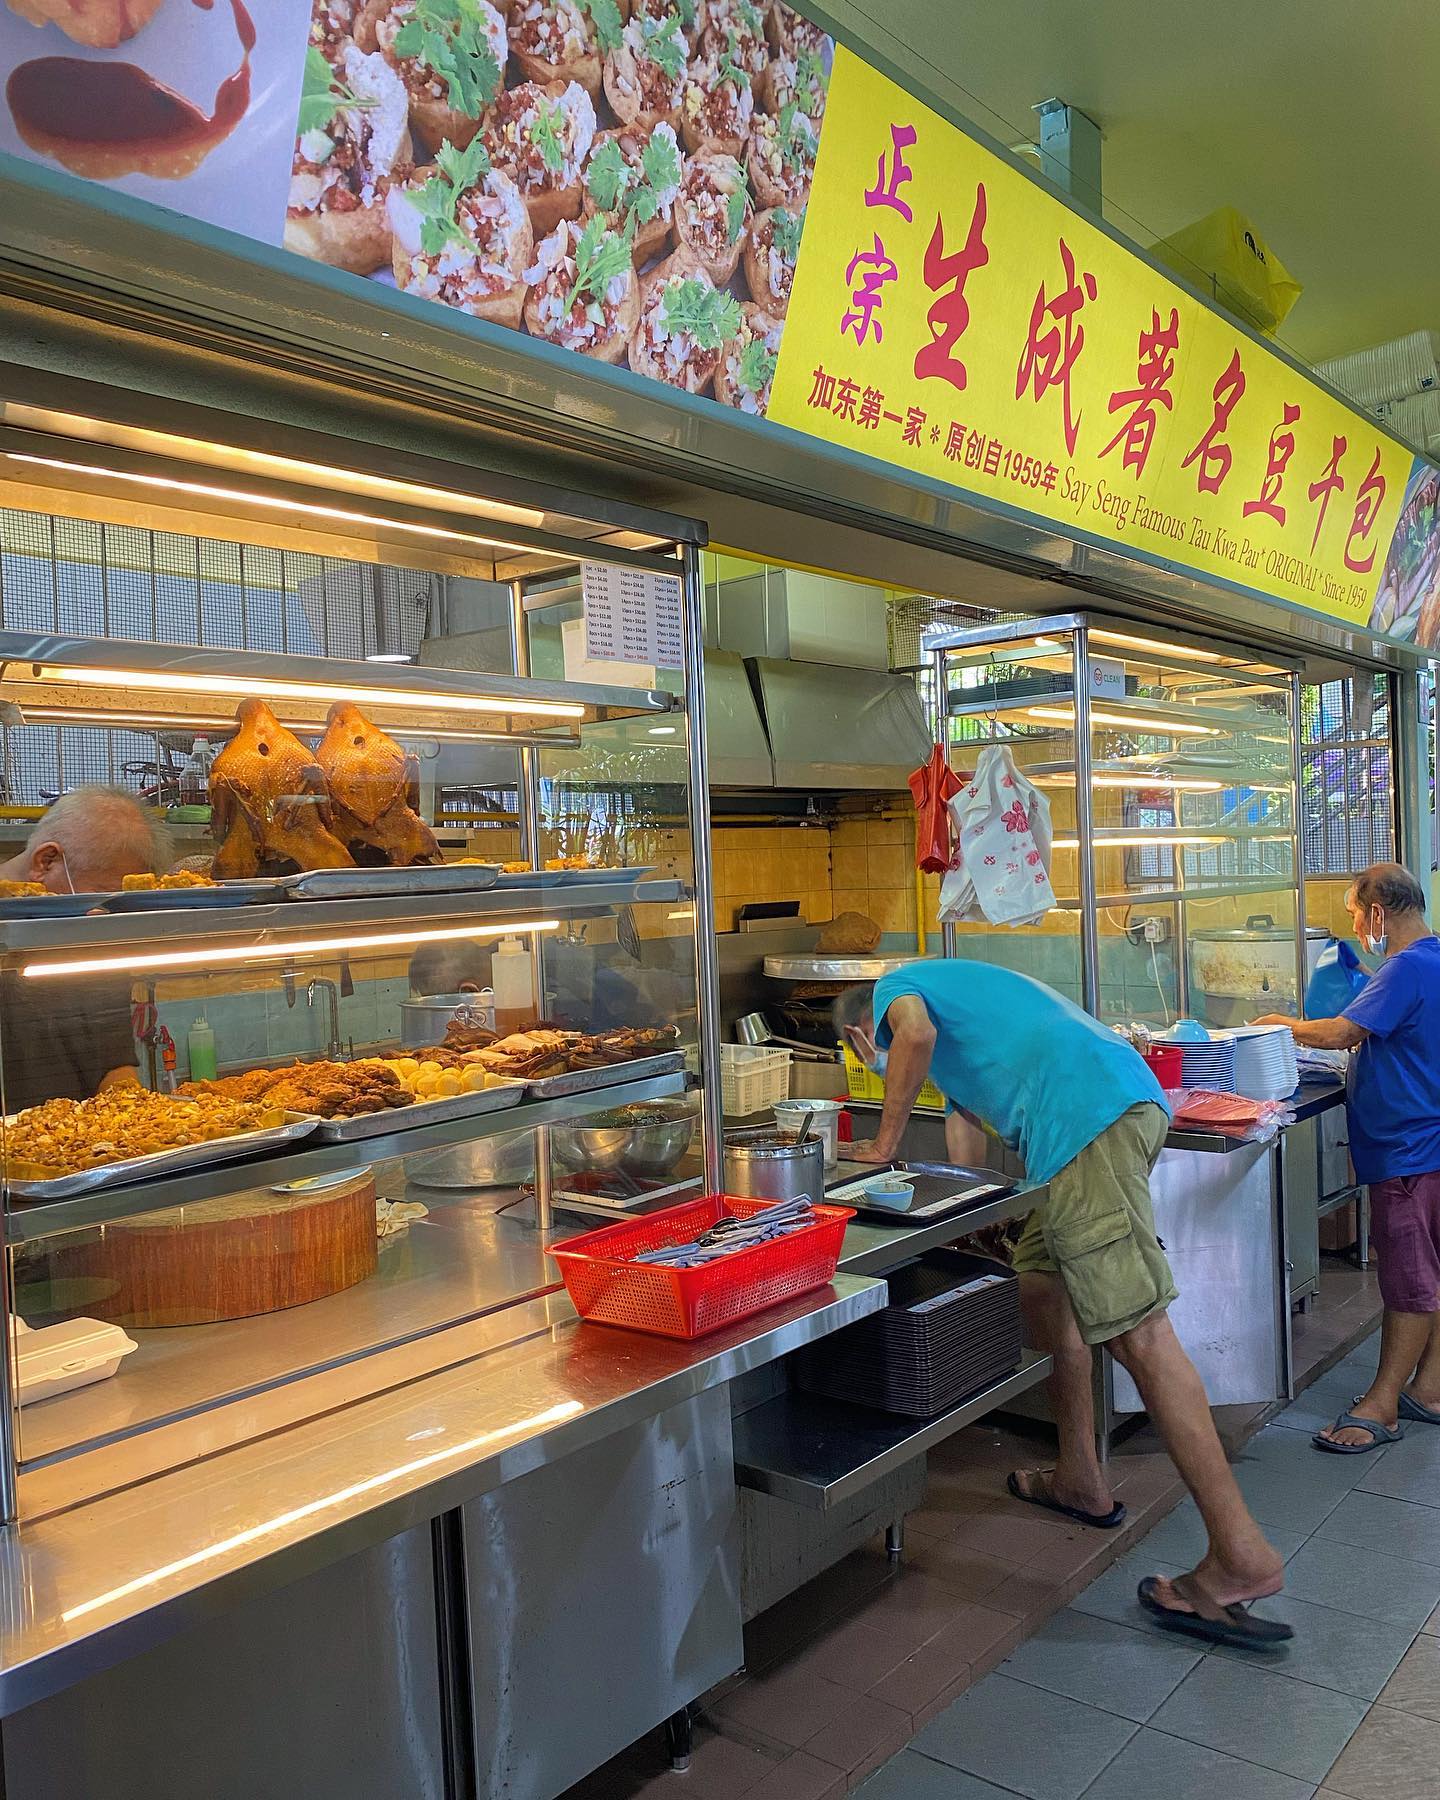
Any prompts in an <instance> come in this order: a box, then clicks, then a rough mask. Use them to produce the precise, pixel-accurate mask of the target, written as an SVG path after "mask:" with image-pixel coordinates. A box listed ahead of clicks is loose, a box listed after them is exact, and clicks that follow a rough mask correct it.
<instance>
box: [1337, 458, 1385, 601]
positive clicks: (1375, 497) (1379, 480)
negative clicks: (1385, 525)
mask: <svg viewBox="0 0 1440 1800" xmlns="http://www.w3.org/2000/svg"><path fill="white" fill-rule="evenodd" d="M1384 504H1385V477H1384V476H1383V475H1382V474H1381V473H1380V448H1379V446H1378V445H1377V446H1376V448H1375V457H1374V460H1373V461H1372V462H1371V464H1370V467H1369V468H1368V469H1367V470H1366V471H1365V479H1364V480H1363V481H1362V482H1361V483H1360V491H1359V493H1358V494H1357V495H1356V496H1355V514H1354V517H1353V518H1352V519H1351V521H1350V531H1349V535H1348V536H1347V537H1346V539H1345V567H1346V568H1347V569H1349V570H1351V571H1352V573H1354V574H1356V575H1368V574H1369V573H1370V571H1371V569H1373V568H1374V566H1375V548H1376V547H1375V545H1374V544H1371V546H1370V552H1369V554H1368V555H1367V556H1363V557H1362V556H1358V555H1356V554H1355V552H1356V551H1357V550H1358V549H1359V548H1360V546H1361V545H1363V543H1364V542H1365V540H1366V538H1368V537H1369V536H1370V533H1371V532H1372V531H1373V530H1374V529H1375V521H1376V519H1377V518H1378V517H1379V514H1380V508H1381V507H1382V506H1383V505H1384ZM1357 540H1358V541H1357Z"/></svg>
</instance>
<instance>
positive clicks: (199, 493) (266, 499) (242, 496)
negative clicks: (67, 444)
mask: <svg viewBox="0 0 1440 1800" xmlns="http://www.w3.org/2000/svg"><path fill="white" fill-rule="evenodd" d="M4 455H5V460H6V461H7V462H17V463H30V464H32V465H33V466H35V467H36V468H41V469H58V470H60V471H61V473H62V474H65V475H88V476H90V477H92V478H94V479H98V480H102V481H128V482H130V483H131V484H132V485H134V486H135V487H146V488H160V489H162V490H163V491H164V492H166V493H170V494H188V495H193V496H195V497H197V498H199V499H202V500H228V501H233V502H236V503H237V504H239V505H241V506H255V507H259V508H260V509H261V511H263V512H281V513H303V514H304V515H305V516H306V517H307V518H311V519H330V520H333V521H334V522H336V523H337V524H340V525H378V526H379V527H380V528H381V529H382V530H384V531H403V532H407V533H408V534H409V535H410V536H411V537H423V538H438V539H440V540H442V541H444V542H447V543H455V544H479V545H480V546H481V547H482V548H484V549H486V550H513V551H516V552H517V553H519V554H522V555H526V556H544V557H548V558H549V560H550V561H551V562H555V563H562V562H568V561H570V560H571V559H570V558H569V557H565V556H561V555H559V554H558V553H557V552H556V551H554V550H536V549H534V548H533V546H531V545H529V544H514V543H511V542H510V541H509V539H508V538H494V537H480V536H478V535H477V534H476V533H475V532H472V531H447V530H445V529H443V528H442V527H441V526H439V525H416V524H413V523H410V522H407V521H405V520H402V519H386V518H382V517H380V516H379V515H378V514H373V513H362V512H351V511H350V510H349V509H348V508H347V507H343V506H319V505H317V504H316V503H315V502H314V501H311V500H295V499H291V498H282V497H280V496H279V495H270V494H251V493H247V492H246V491H245V489H244V488H227V487H214V486H212V485H211V484H210V483H209V482H205V481H176V480H175V479H174V478H173V477H172V476H169V475H142V474H140V473H139V472H138V471H137V470H134V469H106V468H101V467H99V466H98V465H96V464H93V463H73V462H64V461H62V460H61V459H60V458H59V457H55V456H31V455H29V454H28V453H27V452H24V451H20V450H7V451H5V452H4Z"/></svg>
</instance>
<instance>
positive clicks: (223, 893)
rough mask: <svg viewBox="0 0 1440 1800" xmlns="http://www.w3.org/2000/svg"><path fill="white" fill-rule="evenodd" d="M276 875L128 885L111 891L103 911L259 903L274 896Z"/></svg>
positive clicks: (276, 894)
mask: <svg viewBox="0 0 1440 1800" xmlns="http://www.w3.org/2000/svg"><path fill="white" fill-rule="evenodd" d="M281 893H282V889H281V886H280V881H279V879H278V878H271V879H270V880H267V881H222V882H221V883H220V884H219V886H218V887H184V888H132V889H130V890H129V891H128V892H125V891H123V890H122V891H121V892H120V893H118V894H111V895H110V897H109V898H108V899H107V900H106V901H105V910H106V912H117V913H123V912H172V911H175V910H179V909H185V910H188V909H189V908H191V907H207V906H263V905H265V904H266V902H267V901H271V900H278V899H279V898H280V896H281Z"/></svg>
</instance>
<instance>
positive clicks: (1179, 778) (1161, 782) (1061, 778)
mask: <svg viewBox="0 0 1440 1800" xmlns="http://www.w3.org/2000/svg"><path fill="white" fill-rule="evenodd" d="M1030 780H1031V781H1033V782H1034V783H1035V785H1036V787H1070V786H1072V785H1073V784H1074V780H1075V777H1074V776H1073V775H1032V776H1031V777H1030ZM1090 785H1091V787H1097V788H1173V789H1174V791H1175V792H1176V793H1177V794H1221V793H1224V791H1225V789H1226V788H1227V787H1236V786H1246V785H1248V784H1247V783H1237V782H1233V781H1229V782H1226V781H1210V780H1204V779H1202V778H1201V777H1200V776H1198V775H1151V774H1150V773H1149V772H1148V771H1146V770H1144V769H1137V770H1136V771H1135V773H1134V774H1133V775H1092V776H1091V777H1090Z"/></svg>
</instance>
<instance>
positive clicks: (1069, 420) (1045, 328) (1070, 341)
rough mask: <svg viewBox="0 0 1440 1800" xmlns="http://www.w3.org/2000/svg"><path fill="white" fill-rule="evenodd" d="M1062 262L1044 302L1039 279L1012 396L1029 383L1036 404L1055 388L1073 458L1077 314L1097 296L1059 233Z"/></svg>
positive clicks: (1079, 344) (1079, 342)
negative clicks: (1060, 277) (1060, 275)
mask: <svg viewBox="0 0 1440 1800" xmlns="http://www.w3.org/2000/svg"><path fill="white" fill-rule="evenodd" d="M1060 266H1061V267H1062V268H1063V270H1064V271H1065V281H1064V285H1063V286H1062V287H1060V288H1058V289H1057V290H1056V291H1055V292H1054V293H1053V294H1052V295H1051V296H1050V298H1049V299H1048V300H1047V299H1046V297H1045V283H1044V282H1043V281H1042V282H1041V283H1040V287H1039V291H1038V292H1037V293H1036V295H1035V304H1034V306H1033V307H1032V308H1031V309H1030V331H1029V335H1028V336H1027V338H1026V340H1025V348H1024V349H1023V350H1022V351H1021V352H1020V365H1019V367H1018V369H1017V370H1016V372H1015V398H1016V399H1017V400H1019V399H1020V398H1021V397H1022V396H1023V394H1024V393H1025V390H1026V389H1027V388H1029V387H1031V386H1032V385H1033V388H1034V398H1035V400H1036V401H1037V402H1038V401H1040V400H1042V399H1043V398H1044V396H1045V395H1046V394H1047V393H1048V392H1049V390H1050V389H1051V388H1052V387H1058V388H1059V389H1060V412H1061V419H1062V422H1063V424H1064V428H1065V447H1066V449H1067V450H1068V451H1069V452H1070V454H1071V455H1072V456H1073V455H1074V454H1075V443H1076V439H1077V437H1078V436H1079V431H1080V420H1079V417H1078V415H1076V414H1075V413H1073V412H1072V410H1071V400H1070V376H1071V372H1072V371H1073V369H1074V367H1075V363H1076V361H1077V359H1078V358H1079V355H1080V352H1081V351H1082V350H1083V349H1084V348H1085V328H1084V326H1083V325H1082V324H1081V323H1080V314H1081V312H1082V311H1083V310H1084V307H1085V305H1086V303H1087V302H1088V301H1091V300H1093V299H1094V298H1095V294H1096V283H1095V277H1094V276H1093V275H1092V274H1090V272H1089V271H1088V270H1086V271H1083V272H1081V273H1080V274H1079V276H1078V277H1077V274H1076V269H1075V257H1074V254H1073V252H1072V251H1071V249H1070V246H1069V245H1068V244H1067V243H1066V242H1065V240H1064V238H1063V237H1062V238H1061V239H1060ZM1047 320H1048V321H1049V324H1048V325H1047V324H1046V321H1047Z"/></svg>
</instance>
